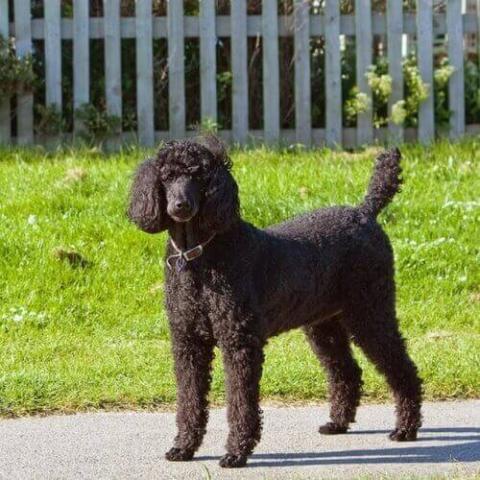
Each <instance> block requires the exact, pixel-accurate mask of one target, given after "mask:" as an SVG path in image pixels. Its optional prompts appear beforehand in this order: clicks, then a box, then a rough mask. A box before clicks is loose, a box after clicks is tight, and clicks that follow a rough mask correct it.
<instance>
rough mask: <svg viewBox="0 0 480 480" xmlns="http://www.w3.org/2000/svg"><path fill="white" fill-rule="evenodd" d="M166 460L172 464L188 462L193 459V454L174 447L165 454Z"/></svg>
mask: <svg viewBox="0 0 480 480" xmlns="http://www.w3.org/2000/svg"><path fill="white" fill-rule="evenodd" d="M165 458H166V459H167V460H168V461H170V462H186V461H188V460H191V459H192V458H193V452H192V451H191V450H184V449H182V448H176V447H173V448H171V449H170V450H169V451H168V452H167V453H166V454H165Z"/></svg>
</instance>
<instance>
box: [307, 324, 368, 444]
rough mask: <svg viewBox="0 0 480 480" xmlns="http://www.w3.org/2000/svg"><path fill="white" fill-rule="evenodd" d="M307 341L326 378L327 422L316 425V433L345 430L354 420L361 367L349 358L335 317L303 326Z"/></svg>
mask: <svg viewBox="0 0 480 480" xmlns="http://www.w3.org/2000/svg"><path fill="white" fill-rule="evenodd" d="M305 333H306V335H307V338H308V341H309V343H310V345H311V347H312V349H313V351H314V353H315V355H316V356H317V357H318V359H319V360H320V362H321V363H322V365H323V366H324V367H325V369H326V371H327V375H328V381H329V394H330V402H331V406H330V419H331V422H328V423H326V424H325V425H323V426H321V427H320V430H319V431H320V433H323V434H329V435H333V434H337V433H345V432H346V431H347V430H348V425H349V423H351V422H354V421H355V414H356V411H357V407H358V404H359V402H360V395H361V389H362V370H361V369H360V367H359V366H358V364H357V362H356V361H355V359H354V358H353V355H352V350H351V348H350V342H349V338H348V335H347V333H346V331H345V329H344V328H343V327H342V325H341V324H340V322H339V316H337V317H334V318H332V319H330V320H326V321H324V322H321V323H318V324H316V325H313V326H310V327H306V328H305Z"/></svg>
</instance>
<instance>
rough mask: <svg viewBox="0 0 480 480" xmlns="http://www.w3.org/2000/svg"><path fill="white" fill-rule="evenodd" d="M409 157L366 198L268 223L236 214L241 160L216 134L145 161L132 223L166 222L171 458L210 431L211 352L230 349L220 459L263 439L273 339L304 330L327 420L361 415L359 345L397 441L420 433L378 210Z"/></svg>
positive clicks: (150, 228) (374, 182) (335, 428)
mask: <svg viewBox="0 0 480 480" xmlns="http://www.w3.org/2000/svg"><path fill="white" fill-rule="evenodd" d="M400 159H401V154H400V152H399V150H397V149H393V150H390V151H386V152H384V153H382V154H380V155H379V157H378V158H377V160H376V165H375V168H374V172H373V175H372V178H371V180H370V184H369V188H368V192H367V195H366V197H365V198H364V200H363V202H362V203H361V204H360V205H359V206H354V207H351V206H334V207H329V208H322V209H318V210H314V211H312V212H310V213H307V214H303V215H300V216H297V217H295V218H293V219H291V220H288V221H286V222H284V223H281V224H279V225H275V226H271V227H269V228H267V229H259V228H256V227H255V226H253V225H251V224H250V223H248V222H246V221H244V220H243V219H242V218H241V216H240V209H239V196H238V187H237V184H236V182H235V180H234V178H233V176H232V172H231V167H232V163H231V160H230V159H229V157H228V155H227V152H226V149H225V147H224V146H223V144H222V143H221V142H220V141H219V140H218V139H217V138H216V137H214V136H210V137H206V138H200V139H194V140H185V141H172V142H168V143H166V144H165V145H164V146H162V147H161V148H160V149H159V151H158V153H157V155H156V156H155V157H154V158H151V159H148V160H147V161H145V162H144V163H143V164H142V165H141V166H140V167H139V168H138V170H137V172H136V175H135V178H134V181H133V186H132V190H131V199H130V206H129V212H128V214H129V217H130V219H131V220H132V221H133V222H134V223H135V224H136V225H137V226H138V227H139V228H140V229H142V230H143V231H145V232H148V233H151V234H155V233H159V232H162V231H164V230H168V234H169V239H168V242H167V250H166V258H165V264H166V270H165V271H166V289H165V294H166V310H167V313H168V320H169V324H170V329H171V337H172V350H173V356H174V360H175V376H176V382H177V388H178V394H177V426H178V433H177V435H176V438H175V441H174V445H173V448H172V449H171V450H170V451H169V452H167V454H166V458H167V459H168V460H171V461H185V460H190V459H192V458H193V456H194V453H195V451H196V450H197V449H198V448H199V446H200V444H201V442H202V439H203V436H204V434H205V431H206V424H207V420H208V401H207V397H208V392H209V385H210V381H211V364H212V358H213V351H214V347H215V346H218V347H219V348H220V350H221V351H222V356H223V361H224V367H225V374H226V392H227V418H228V424H229V435H228V439H227V443H226V454H225V455H224V456H223V457H222V458H221V460H220V465H221V466H222V467H230V468H232V467H242V466H244V465H245V464H246V462H247V458H248V456H249V455H250V454H251V453H252V451H253V449H254V447H255V445H256V444H257V443H258V442H259V440H260V434H261V427H262V413H261V409H260V408H259V385H260V378H261V375H262V364H263V361H264V353H263V349H264V347H265V344H266V343H267V341H268V339H269V338H270V337H272V336H275V335H278V334H280V333H282V332H286V331H288V330H291V329H294V328H302V329H303V330H304V332H305V334H306V337H307V339H308V341H309V343H310V345H311V347H312V349H313V351H314V352H315V354H316V356H317V357H318V359H319V360H320V362H321V363H322V364H323V366H324V367H325V369H326V371H327V374H328V381H329V396H330V402H331V410H330V421H329V422H328V423H326V424H325V425H323V426H321V427H320V433H322V434H341V433H344V432H346V431H347V429H348V428H349V425H350V423H351V422H353V421H354V420H355V414H356V410H357V406H358V405H359V401H360V395H361V388H362V379H361V373H362V372H361V369H360V368H359V366H358V364H357V362H356V361H355V359H354V357H353V356H352V351H351V345H350V343H351V340H353V341H354V342H355V343H356V344H357V345H358V346H359V347H360V348H361V349H362V350H363V351H364V352H365V355H366V356H367V358H368V359H369V360H370V361H371V362H373V363H374V365H375V366H376V368H377V369H378V370H379V372H381V373H382V374H383V375H384V376H385V377H386V380H387V382H388V384H389V386H390V388H391V390H392V391H393V395H394V398H395V402H396V414H397V420H396V426H395V428H394V430H393V431H392V432H391V433H390V438H391V439H392V440H395V441H408V440H415V439H416V438H417V431H418V429H419V428H420V426H421V402H422V386H421V380H420V378H419V376H418V373H417V368H416V366H415V364H414V363H413V362H412V360H411V359H410V357H409V355H408V353H407V350H406V347H405V342H404V340H403V338H402V335H401V333H400V331H399V327H398V321H397V317H396V312H395V280H394V258H393V252H392V247H391V244H390V241H389V239H388V237H387V235H386V234H385V232H384V231H383V230H382V228H381V226H380V225H379V224H378V223H377V221H376V217H377V215H378V214H379V213H380V212H381V211H382V210H383V209H384V208H385V207H386V206H387V205H388V204H389V203H390V201H391V200H392V198H393V197H394V195H395V194H396V193H397V192H398V191H399V189H400V186H401V167H400Z"/></svg>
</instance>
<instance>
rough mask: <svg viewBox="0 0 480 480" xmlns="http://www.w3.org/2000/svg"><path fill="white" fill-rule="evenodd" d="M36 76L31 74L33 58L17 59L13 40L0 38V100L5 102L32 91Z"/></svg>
mask: <svg viewBox="0 0 480 480" xmlns="http://www.w3.org/2000/svg"><path fill="white" fill-rule="evenodd" d="M35 82H36V76H35V74H34V72H33V57H32V56H31V55H26V56H24V57H18V56H17V54H16V51H15V40H14V39H13V38H8V39H7V38H4V37H2V36H0V85H1V89H0V99H2V100H5V99H9V98H11V97H12V96H13V95H15V94H17V93H22V92H30V91H32V90H33V89H34V87H35Z"/></svg>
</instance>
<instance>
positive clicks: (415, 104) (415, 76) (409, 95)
mask: <svg viewBox="0 0 480 480" xmlns="http://www.w3.org/2000/svg"><path fill="white" fill-rule="evenodd" d="M403 76H404V78H405V105H404V108H405V111H406V116H405V124H406V125H407V126H416V125H417V123H418V119H417V114H418V110H419V108H420V104H421V103H422V102H424V101H425V100H426V99H427V98H428V95H429V92H430V85H428V84H427V83H425V82H424V81H423V80H422V77H421V75H420V71H419V69H418V65H417V59H416V57H415V56H414V55H410V56H409V57H407V58H406V60H405V61H404V63H403Z"/></svg>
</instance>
